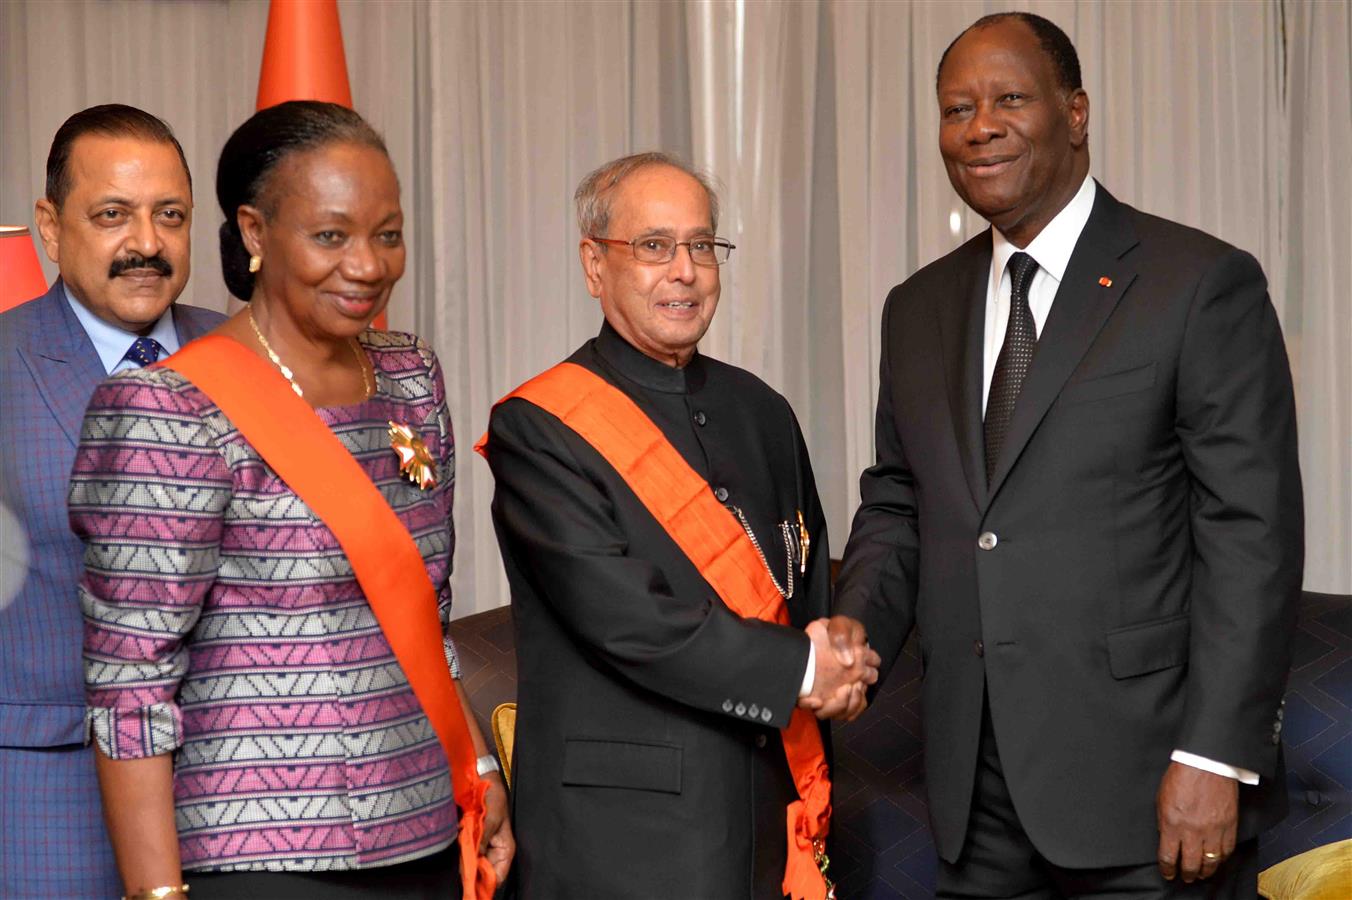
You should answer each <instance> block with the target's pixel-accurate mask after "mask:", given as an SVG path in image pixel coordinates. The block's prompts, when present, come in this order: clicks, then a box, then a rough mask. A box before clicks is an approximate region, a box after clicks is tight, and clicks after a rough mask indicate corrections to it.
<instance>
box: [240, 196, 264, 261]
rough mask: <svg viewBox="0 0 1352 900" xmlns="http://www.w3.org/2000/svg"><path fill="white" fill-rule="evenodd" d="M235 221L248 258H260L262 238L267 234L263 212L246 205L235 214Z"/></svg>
mask: <svg viewBox="0 0 1352 900" xmlns="http://www.w3.org/2000/svg"><path fill="white" fill-rule="evenodd" d="M235 221H236V222H238V223H239V233H240V236H241V237H243V238H244V249H245V250H248V251H249V255H250V256H262V255H263V243H264V238H265V237H266V236H267V232H268V223H267V219H265V218H264V217H263V211H262V210H260V209H259V208H258V207H256V206H249V205H247V204H246V205H244V206H241V207H240V208H239V211H238V212H237V213H235Z"/></svg>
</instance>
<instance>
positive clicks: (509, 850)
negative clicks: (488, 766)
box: [479, 772, 516, 884]
mask: <svg viewBox="0 0 1352 900" xmlns="http://www.w3.org/2000/svg"><path fill="white" fill-rule="evenodd" d="M483 777H484V780H485V781H487V782H488V793H487V794H485V795H484V836H483V839H482V840H481V841H479V855H480V856H482V857H484V858H485V859H487V860H488V862H489V864H490V865H492V867H493V871H494V872H495V873H496V874H497V876H498V884H502V883H503V882H504V881H505V880H506V879H507V870H508V869H510V868H511V867H512V857H513V856H515V855H516V838H514V837H512V820H511V816H510V815H508V813H507V786H506V785H505V784H503V783H502V773H500V772H490V773H489V774H487V775H485V776H483Z"/></svg>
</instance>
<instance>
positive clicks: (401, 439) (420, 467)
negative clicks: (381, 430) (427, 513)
mask: <svg viewBox="0 0 1352 900" xmlns="http://www.w3.org/2000/svg"><path fill="white" fill-rule="evenodd" d="M390 449H391V450H393V451H394V454H395V455H396V456H398V457H399V474H400V475H404V476H406V477H407V478H408V480H409V481H411V482H413V483H414V484H416V485H417V486H418V487H420V488H422V489H423V490H424V491H425V490H428V489H429V488H434V487H436V486H437V476H436V474H435V472H436V465H435V463H433V461H432V454H430V453H428V452H427V445H426V444H424V443H423V439H422V438H420V437H418V436H417V435H416V434H414V433H413V429H412V428H409V427H408V426H407V425H400V424H398V423H396V422H391V423H390Z"/></svg>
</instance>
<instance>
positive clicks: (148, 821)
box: [95, 144, 516, 896]
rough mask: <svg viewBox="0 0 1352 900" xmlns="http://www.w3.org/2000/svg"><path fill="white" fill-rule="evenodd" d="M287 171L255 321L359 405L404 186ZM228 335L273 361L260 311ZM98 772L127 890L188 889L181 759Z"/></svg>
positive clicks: (332, 156)
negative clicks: (176, 774)
mask: <svg viewBox="0 0 1352 900" xmlns="http://www.w3.org/2000/svg"><path fill="white" fill-rule="evenodd" d="M180 168H181V167H180ZM278 169H279V172H278V173H277V177H275V178H274V180H273V183H274V184H278V185H285V187H284V188H283V187H278V188H277V189H276V193H273V194H271V195H269V196H267V197H266V198H264V202H263V206H264V207H266V211H265V210H264V209H260V208H258V207H252V206H245V207H241V208H240V210H239V223H240V229H241V231H242V232H243V235H244V241H245V246H246V247H247V248H248V250H249V252H250V253H252V254H254V255H256V256H259V257H261V258H262V260H263V266H262V268H261V270H260V271H259V272H258V273H257V276H256V278H255V282H254V294H253V298H252V301H251V307H250V308H251V309H252V311H253V316H254V320H255V321H256V322H257V324H258V328H259V330H260V331H261V332H262V333H263V335H264V337H266V338H267V341H268V343H269V344H270V345H271V346H272V348H273V350H274V351H275V352H276V353H277V354H278V356H279V357H280V358H281V359H282V360H283V361H284V362H285V363H286V364H287V365H288V366H289V367H290V368H291V369H293V370H294V377H295V380H296V382H297V384H299V385H300V386H301V388H302V389H303V390H304V391H305V397H304V399H305V400H306V401H307V402H308V403H310V404H311V405H312V406H316V407H319V406H336V405H347V404H352V403H359V402H361V400H362V399H363V398H364V397H365V396H366V382H367V381H371V382H372V383H373V382H374V379H373V377H372V374H371V369H370V362H369V361H368V360H367V359H366V354H365V353H364V352H360V350H358V352H355V353H354V352H353V348H354V346H355V345H354V341H355V338H356V336H357V335H358V334H360V333H361V332H362V331H363V330H365V329H366V328H367V327H368V326H369V325H370V323H371V320H372V319H374V318H375V317H376V315H378V314H379V313H380V312H381V311H382V310H383V309H384V308H385V305H386V303H388V302H389V297H390V291H391V289H392V288H393V287H394V284H395V282H397V281H398V280H399V277H400V276H401V275H403V273H404V253H405V251H404V240H403V231H402V229H403V211H402V209H401V208H400V204H399V182H398V180H397V179H396V178H395V175H394V169H393V167H392V166H391V165H390V161H389V159H388V158H387V157H386V156H385V154H383V153H381V152H380V151H379V150H376V149H373V148H371V147H366V146H361V145H353V144H334V145H328V146H324V147H319V148H317V149H315V150H311V151H308V152H300V153H296V154H293V155H292V156H290V157H288V158H287V159H285V160H283V161H282V162H281V163H279V164H278ZM185 272H186V266H185ZM216 331H217V333H219V334H225V335H228V336H230V337H232V338H234V339H235V340H237V341H239V342H240V343H241V344H243V345H244V346H246V347H249V348H250V349H252V350H253V351H254V352H256V353H257V354H258V355H259V356H262V357H263V358H265V359H266V358H267V356H266V353H265V352H264V350H263V347H262V345H261V344H260V343H259V341H258V338H257V336H256V335H255V334H254V331H253V328H252V327H251V326H250V324H249V310H245V311H243V312H241V313H238V314H237V315H235V316H234V317H233V318H231V319H229V320H228V321H226V322H225V324H223V325H221V326H220V327H219V328H218V329H216ZM269 365H271V363H270V362H269ZM363 375H365V378H363ZM455 690H456V694H457V696H458V697H459V699H460V705H461V708H462V709H463V710H464V713H465V722H466V724H467V725H468V726H469V732H470V739H471V741H472V742H473V744H474V754H475V756H484V755H486V754H488V752H489V750H488V745H487V744H486V742H485V741H484V738H483V734H482V733H481V732H480V730H479V726H478V724H477V721H476V720H475V718H474V712H473V710H471V709H470V704H469V697H468V695H466V694H465V690H464V687H463V686H462V685H461V684H460V682H459V681H456V682H455ZM95 765H96V768H97V771H98V776H99V784H100V787H101V789H102V791H103V797H104V818H105V821H106V823H107V826H108V833H109V836H110V838H111V840H112V844H113V850H114V853H115V855H116V857H117V865H118V870H119V871H120V872H121V874H122V879H123V881H124V883H125V885H126V888H127V892H128V893H129V894H130V893H136V892H138V891H142V890H145V889H147V888H152V887H158V886H161V885H178V884H182V883H183V872H182V869H181V867H180V858H179V846H178V832H177V828H176V826H175V821H174V795H173V758H172V756H170V755H169V754H162V755H159V756H151V757H147V758H144V759H125V760H112V759H109V758H108V757H107V756H105V755H104V754H103V753H102V752H101V751H99V750H98V749H97V747H96V748H95ZM484 778H485V780H486V781H487V782H488V785H489V787H488V793H487V794H486V795H485V798H484V803H485V807H486V813H485V817H484V834H483V838H482V840H481V841H480V843H479V854H480V855H481V856H483V857H485V858H486V859H487V860H488V862H489V863H490V864H491V865H492V866H493V870H494V872H495V873H496V874H497V878H498V882H499V883H501V882H502V881H503V880H504V879H505V878H506V877H507V871H508V869H509V868H510V867H511V863H512V857H513V855H515V853H516V841H515V839H514V838H513V835H512V825H511V820H510V817H509V815H508V803H507V789H506V786H505V785H504V784H503V781H502V776H501V775H499V774H497V773H490V774H489V775H486V776H484ZM176 896H177V895H176Z"/></svg>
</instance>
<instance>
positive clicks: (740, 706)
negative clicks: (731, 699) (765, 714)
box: [734, 703, 746, 716]
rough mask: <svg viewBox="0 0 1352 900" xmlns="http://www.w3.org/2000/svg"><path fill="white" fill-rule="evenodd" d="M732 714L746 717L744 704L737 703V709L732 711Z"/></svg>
mask: <svg viewBox="0 0 1352 900" xmlns="http://www.w3.org/2000/svg"><path fill="white" fill-rule="evenodd" d="M734 712H736V713H737V715H739V716H744V715H746V704H745V703H738V704H737V708H736V709H735V710H734Z"/></svg>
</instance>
